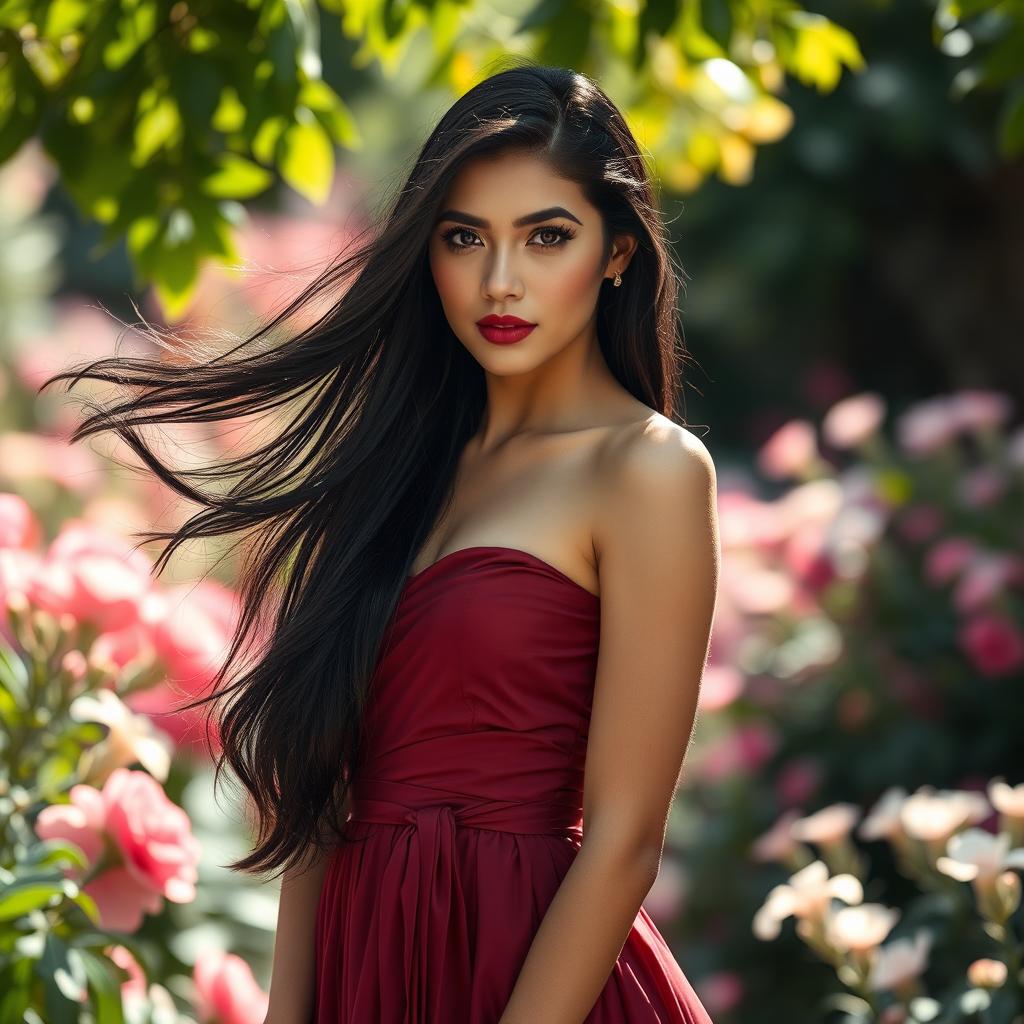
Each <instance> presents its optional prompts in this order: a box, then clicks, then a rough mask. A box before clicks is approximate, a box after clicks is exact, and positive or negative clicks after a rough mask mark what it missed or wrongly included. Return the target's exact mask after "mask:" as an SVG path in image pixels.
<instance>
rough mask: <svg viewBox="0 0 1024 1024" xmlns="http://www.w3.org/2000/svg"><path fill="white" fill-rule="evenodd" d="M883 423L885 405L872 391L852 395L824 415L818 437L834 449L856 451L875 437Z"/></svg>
mask: <svg viewBox="0 0 1024 1024" xmlns="http://www.w3.org/2000/svg"><path fill="white" fill-rule="evenodd" d="M884 419H885V401H884V399H883V398H882V396H881V395H879V394H878V393H877V392H874V391H865V392H863V393H861V394H859V395H851V396H850V397H849V398H844V399H842V400H841V401H839V402H836V404H835V405H833V406H832V408H831V409H829V410H828V412H827V413H825V416H824V418H823V419H822V422H821V433H822V436H823V437H824V438H825V440H826V441H827V442H828V443H829V444H830V445H832V447H833V448H839V449H849V448H857V447H859V446H860V445H862V444H864V442H865V441H867V440H869V439H870V438H872V437H874V436H875V435H876V434H877V433H878V428H879V427H880V426H881V424H882V421H883V420H884Z"/></svg>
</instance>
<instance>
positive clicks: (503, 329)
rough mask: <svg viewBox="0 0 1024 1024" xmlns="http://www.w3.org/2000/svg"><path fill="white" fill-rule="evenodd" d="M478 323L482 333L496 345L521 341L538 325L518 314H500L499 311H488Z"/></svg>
mask: <svg viewBox="0 0 1024 1024" xmlns="http://www.w3.org/2000/svg"><path fill="white" fill-rule="evenodd" d="M476 325H477V328H478V329H479V331H480V333H481V334H482V335H483V336H484V337H485V338H486V339H487V340H488V341H490V342H493V343H494V344H495V345H511V344H512V343H513V342H516V341H521V340H522V339H523V338H525V337H526V336H527V335H528V334H529V333H530V331H532V330H533V329H534V327H536V326H537V325H536V324H534V323H530V321H529V320H523V319H521V318H520V317H518V316H510V315H508V314H506V315H504V316H498V314H497V313H488V314H487V316H485V317H481V318H480V319H479V320H477V322H476Z"/></svg>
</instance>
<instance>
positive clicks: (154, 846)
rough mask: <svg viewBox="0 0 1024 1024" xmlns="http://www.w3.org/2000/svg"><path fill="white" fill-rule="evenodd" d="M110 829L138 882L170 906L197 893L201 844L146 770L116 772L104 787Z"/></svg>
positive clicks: (120, 769)
mask: <svg viewBox="0 0 1024 1024" xmlns="http://www.w3.org/2000/svg"><path fill="white" fill-rule="evenodd" d="M103 799H104V803H105V805H106V809H107V831H108V832H109V833H110V834H111V835H112V836H113V837H114V839H115V841H116V842H117V845H118V847H119V848H120V850H121V853H122V855H123V856H124V859H125V863H126V864H127V866H128V867H129V869H131V870H132V872H133V873H134V874H135V876H136V877H137V878H138V879H139V880H140V881H143V882H145V883H147V884H149V885H151V886H152V887H153V888H154V889H156V891H157V892H159V893H160V894H161V895H162V896H164V897H166V898H167V899H169V900H170V901H171V902H172V903H188V902H189V901H191V900H193V899H195V895H196V886H195V883H196V878H197V877H198V873H197V871H196V864H197V862H198V860H199V852H200V850H199V840H197V839H196V838H195V837H194V836H193V835H192V826H191V822H190V821H189V819H188V815H187V814H186V813H185V812H184V811H183V810H182V809H181V808H180V807H178V805H177V804H173V803H171V801H170V800H168V799H167V796H166V794H165V793H164V791H163V789H161V787H160V786H159V784H158V783H157V782H156V781H155V780H154V779H153V777H152V776H151V775H149V774H147V773H146V772H139V771H130V770H129V769H127V768H118V769H115V770H114V771H113V772H112V773H111V774H110V777H109V778H108V779H107V781H106V783H105V784H104V786H103Z"/></svg>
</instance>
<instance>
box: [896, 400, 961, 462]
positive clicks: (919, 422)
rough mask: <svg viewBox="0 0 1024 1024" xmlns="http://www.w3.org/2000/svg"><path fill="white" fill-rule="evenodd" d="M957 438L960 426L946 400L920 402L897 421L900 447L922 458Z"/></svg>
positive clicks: (909, 453)
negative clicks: (958, 426)
mask: <svg viewBox="0 0 1024 1024" xmlns="http://www.w3.org/2000/svg"><path fill="white" fill-rule="evenodd" d="M956 435H957V423H956V421H955V419H954V418H953V411H952V408H951V403H950V400H949V399H948V398H947V397H945V396H939V397H937V398H931V399H928V400H927V401H924V402H918V403H917V404H916V405H913V406H911V407H910V408H909V409H908V410H907V411H906V412H905V413H903V414H902V415H901V416H900V417H898V418H897V420H896V437H897V439H898V441H899V444H900V447H901V448H902V449H903V451H905V452H906V453H907V454H908V455H914V456H917V457H919V458H920V457H923V456H926V455H931V454H932V453H933V452H936V451H938V450H939V449H940V448H944V447H946V445H949V444H952V443H953V441H954V440H955V439H956Z"/></svg>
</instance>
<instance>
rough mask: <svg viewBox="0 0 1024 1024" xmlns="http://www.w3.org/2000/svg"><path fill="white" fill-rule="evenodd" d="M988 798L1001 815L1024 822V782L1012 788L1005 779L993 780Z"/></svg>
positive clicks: (989, 786) (989, 785) (989, 787)
mask: <svg viewBox="0 0 1024 1024" xmlns="http://www.w3.org/2000/svg"><path fill="white" fill-rule="evenodd" d="M988 798H989V800H990V801H991V803H992V806H993V807H994V808H995V809H996V810H997V811H999V813H1000V814H1005V815H1006V817H1008V818H1020V819H1022V820H1024V782H1021V783H1019V784H1018V785H1016V786H1011V785H1009V783H1007V781H1006V780H1005V779H1003V778H996V779H993V780H992V781H991V782H990V783H989V784H988Z"/></svg>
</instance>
